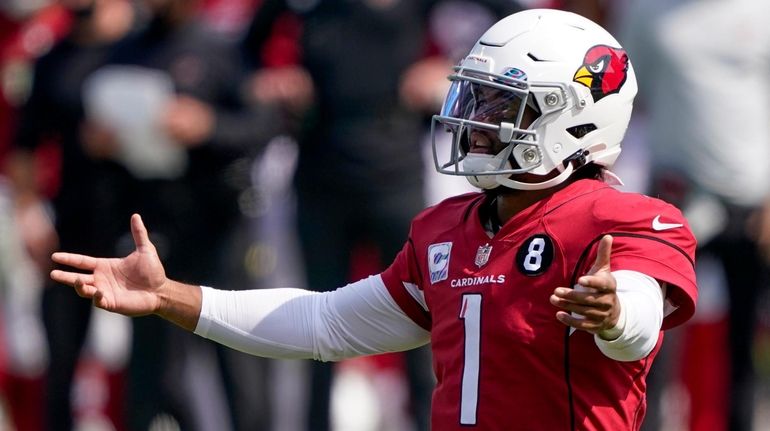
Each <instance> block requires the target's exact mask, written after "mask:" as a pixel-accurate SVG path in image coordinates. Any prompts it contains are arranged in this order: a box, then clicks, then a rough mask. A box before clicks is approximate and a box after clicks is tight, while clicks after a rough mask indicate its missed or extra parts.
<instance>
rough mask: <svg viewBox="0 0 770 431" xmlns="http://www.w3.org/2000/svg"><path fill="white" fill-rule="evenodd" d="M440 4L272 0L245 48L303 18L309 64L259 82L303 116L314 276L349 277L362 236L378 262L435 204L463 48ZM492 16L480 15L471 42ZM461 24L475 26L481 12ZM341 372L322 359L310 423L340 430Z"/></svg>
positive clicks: (421, 395)
mask: <svg viewBox="0 0 770 431" xmlns="http://www.w3.org/2000/svg"><path fill="white" fill-rule="evenodd" d="M436 3H439V2H437V1H435V0H428V1H416V0H409V1H408V0H365V1H355V2H351V1H341V0H318V1H307V2H292V1H286V0H265V1H264V2H263V3H262V4H261V5H260V7H259V8H258V10H257V13H256V15H255V17H254V19H253V21H252V23H251V26H250V28H249V30H248V31H247V34H246V36H245V38H244V51H245V55H246V57H247V58H250V59H253V60H254V61H253V63H255V66H259V62H260V61H259V60H260V53H261V50H262V49H263V45H264V43H265V40H266V39H267V37H268V36H269V35H270V32H271V29H272V27H273V24H274V23H275V22H276V20H278V19H279V17H281V16H283V15H284V14H285V13H290V14H293V15H294V16H298V17H299V19H300V21H301V25H302V34H301V37H300V48H301V49H300V50H301V53H302V59H301V65H296V66H289V67H282V68H276V69H258V70H257V72H256V74H255V75H254V79H253V80H252V91H253V95H254V97H255V98H256V99H257V100H261V101H262V102H264V103H268V102H275V101H279V102H281V103H283V106H284V107H285V108H286V109H287V111H288V113H289V116H290V117H292V118H294V119H295V120H299V121H296V123H295V126H296V127H295V129H294V132H295V135H296V138H297V140H298V143H299V147H300V150H299V159H298V164H297V170H296V175H295V186H296V191H297V223H298V233H299V237H300V241H301V245H302V255H303V258H304V264H305V270H306V277H307V284H308V285H309V286H314V287H316V288H318V287H319V286H326V287H327V288H329V289H331V288H334V287H336V286H339V285H343V284H345V283H346V282H347V281H348V279H349V277H350V276H351V268H350V265H351V258H352V257H353V256H352V255H353V253H355V252H356V250H359V251H360V250H361V248H360V247H361V245H362V244H364V245H366V246H367V247H372V248H374V249H376V255H377V256H378V257H379V258H380V263H378V264H377V265H380V266H381V265H382V263H381V262H387V261H389V260H390V259H392V258H393V257H394V256H395V255H396V253H397V252H398V250H400V247H401V245H402V244H401V243H400V240H399V238H402V237H403V236H404V235H406V234H407V232H408V229H409V223H410V220H411V218H412V217H413V216H414V215H415V214H416V213H417V212H418V211H420V210H421V209H422V208H423V207H424V206H425V197H424V178H423V171H424V166H425V165H424V161H423V159H422V150H421V146H422V142H423V136H424V134H425V130H426V122H425V119H426V118H427V117H426V113H427V112H430V111H431V110H432V108H433V107H435V106H437V105H440V103H441V98H442V97H443V95H444V94H445V88H444V78H445V75H446V74H447V73H448V71H450V70H451V69H450V60H448V59H447V57H451V54H449V53H444V52H439V50H438V49H436V48H435V45H434V44H432V43H431V40H430V38H429V34H428V33H429V31H428V30H429V28H430V26H431V23H430V12H431V10H432V8H433V7H434V6H435V4H436ZM445 3H457V4H460V3H468V4H470V2H445ZM479 3H480V4H481V5H482V6H483V7H484V8H485V9H484V11H483V12H481V14H490V15H491V16H492V18H491V19H490V20H489V23H491V22H494V21H495V20H496V16H497V17H501V16H505V15H507V14H509V13H512V12H515V11H516V10H518V7H517V4H516V3H515V2H513V1H504V0H500V1H495V0H489V1H484V2H479ZM471 7H472V8H473V9H474V10H475V7H474V6H473V5H471ZM458 18H459V17H458ZM465 18H470V16H466V17H465ZM489 23H486V22H484V23H482V24H481V25H475V27H476V31H478V33H477V34H473V35H472V36H471V37H469V38H468V40H469V43H470V44H472V43H473V42H474V41H475V39H476V38H477V37H478V36H479V35H480V33H481V31H483V29H484V28H485V27H486V26H487V25H488V24H489ZM461 24H463V26H465V27H468V26H469V25H470V26H471V27H472V28H473V27H474V24H473V21H472V20H470V19H469V20H468V21H465V22H462V23H461ZM456 31H457V32H461V31H462V29H461V28H456ZM471 31H473V30H471ZM469 46H470V45H469ZM465 48H467V47H462V48H461V49H460V52H462V51H463V50H464V49H465ZM447 54H449V55H447ZM380 269H382V268H380ZM406 363H407V367H406V368H407V374H408V383H409V386H410V387H409V393H410V394H411V396H412V400H411V409H412V413H413V414H414V417H415V419H416V426H417V429H427V428H428V425H427V423H428V421H427V417H428V411H429V409H430V392H431V389H432V387H433V381H432V374H431V371H430V356H429V352H428V350H427V349H420V350H417V351H411V352H408V353H406ZM331 381H332V366H331V365H330V364H326V363H313V364H312V383H311V384H312V391H311V395H310V397H311V398H310V406H309V412H308V422H307V429H308V430H313V431H324V430H328V429H329V425H330V424H329V407H330V388H331Z"/></svg>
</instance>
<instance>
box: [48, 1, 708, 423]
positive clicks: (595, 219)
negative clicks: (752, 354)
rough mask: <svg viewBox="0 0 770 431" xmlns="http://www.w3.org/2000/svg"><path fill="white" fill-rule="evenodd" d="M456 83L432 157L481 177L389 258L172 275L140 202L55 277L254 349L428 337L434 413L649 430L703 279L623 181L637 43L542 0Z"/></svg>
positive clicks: (344, 354) (472, 56) (419, 221)
mask: <svg viewBox="0 0 770 431" xmlns="http://www.w3.org/2000/svg"><path fill="white" fill-rule="evenodd" d="M449 80H450V81H451V86H450V89H449V91H448V94H447V96H446V99H445V102H444V106H443V108H442V110H441V113H440V114H439V115H436V116H434V117H433V124H432V131H431V133H432V135H433V139H434V153H433V158H434V162H435V165H436V168H437V169H438V170H439V171H440V172H442V173H445V174H448V175H461V176H465V177H467V178H468V180H469V181H470V182H471V183H472V184H474V185H475V186H477V187H478V188H479V189H481V191H480V192H478V193H470V194H466V195H462V196H457V197H453V198H450V199H448V200H446V201H444V202H442V203H439V204H438V205H436V206H434V207H431V208H428V209H426V210H425V211H423V212H422V213H421V214H420V215H418V216H417V217H416V218H415V219H414V221H413V223H412V228H411V231H410V234H409V237H408V238H407V239H406V241H405V243H404V246H403V249H402V250H401V252H400V253H399V255H398V256H397V257H396V259H395V260H394V262H393V263H392V264H391V265H390V267H389V268H388V269H387V270H385V271H384V272H383V273H381V274H377V275H372V276H370V277H368V278H366V279H363V280H360V281H358V282H355V283H351V284H349V285H347V286H344V287H340V288H339V289H337V290H335V291H332V292H326V293H314V292H309V291H304V290H299V289H291V288H276V289H265V290H255V291H226V290H218V289H214V288H210V287H202V286H194V285H187V284H183V283H180V282H177V281H173V280H170V279H168V278H166V275H165V271H164V268H163V266H162V264H161V262H160V260H159V258H158V255H157V253H156V251H155V247H154V246H153V244H152V243H151V242H150V241H149V239H148V235H147V230H146V228H145V227H144V225H143V223H142V221H141V218H140V216H139V215H134V216H133V217H132V219H131V231H132V234H133V237H134V241H135V243H136V251H134V252H133V253H131V254H130V255H128V256H126V257H124V258H110V259H106V258H95V257H90V256H83V255H75V254H70V253H55V254H54V255H53V259H54V261H56V262H57V263H59V264H62V265H67V266H70V267H74V268H76V269H78V270H80V271H77V272H75V271H69V270H66V269H57V270H54V271H53V272H52V274H51V276H52V277H53V279H54V280H56V281H59V282H61V283H64V284H67V285H71V286H73V287H74V288H75V291H76V292H77V293H78V294H79V295H80V296H83V297H85V298H90V299H92V300H93V303H94V305H96V306H97V307H100V308H104V309H106V310H109V311H114V312H118V313H123V314H126V315H130V316H140V315H146V314H157V315H159V316H161V317H163V318H165V319H167V320H169V321H171V322H173V323H175V324H177V325H180V326H181V327H183V328H185V329H188V330H190V331H195V333H197V334H199V335H201V336H204V337H207V338H210V339H212V340H215V341H217V342H220V343H223V344H225V345H228V346H230V347H233V348H235V349H239V350H242V351H245V352H248V353H252V354H254V355H260V356H266V357H275V358H313V359H317V360H322V361H333V360H340V359H344V358H350V357H354V356H360V355H369V354H376V353H382V352H391V351H402V350H406V349H410V348H414V347H417V346H421V345H424V344H426V343H430V344H431V348H432V351H433V368H434V372H435V376H436V381H437V384H436V388H435V391H434V394H433V401H432V419H431V422H432V429H435V430H440V431H447V430H461V429H462V430H466V429H478V430H637V429H639V427H640V425H641V422H642V420H643V418H644V413H645V407H646V400H645V391H646V384H645V377H646V375H647V373H648V371H649V369H650V366H651V364H652V361H653V360H654V358H655V355H656V353H657V352H658V350H659V348H660V345H661V343H662V341H663V331H664V330H666V329H668V328H671V327H674V326H676V325H679V324H681V323H683V322H684V321H686V320H687V319H689V318H690V317H691V316H692V314H693V312H694V309H695V303H696V299H697V291H696V283H695V271H694V265H693V259H694V256H693V254H694V250H695V240H694V238H693V235H692V233H691V232H690V230H689V228H688V225H687V222H686V221H685V220H684V218H683V217H682V214H681V213H680V212H679V210H677V209H676V208H674V207H673V206H671V205H669V204H666V203H665V202H662V201H659V200H656V199H653V198H650V197H646V196H643V195H638V194H631V193H623V192H620V191H618V190H617V189H615V188H613V187H612V185H613V184H616V183H617V182H618V181H619V179H618V178H617V177H616V176H615V175H614V174H612V172H611V171H610V168H611V166H612V164H613V163H614V161H615V160H616V158H617V157H618V155H619V154H620V151H621V140H622V138H623V135H624V133H625V130H626V127H627V125H628V121H629V117H630V115H631V109H632V104H633V99H634V96H635V95H636V91H637V87H636V85H637V84H636V78H635V76H634V69H633V67H632V65H631V62H630V60H629V57H628V55H627V54H626V52H625V51H624V50H623V48H622V47H621V46H620V44H619V43H618V42H617V40H615V39H614V38H613V37H612V36H611V35H610V34H609V33H607V32H606V31H605V30H604V29H602V28H601V27H599V26H598V25H596V24H595V23H593V22H591V21H589V20H587V19H585V18H582V17H580V16H578V15H575V14H571V13H568V12H562V11H556V10H544V9H535V10H528V11H524V12H520V13H517V14H514V15H511V16H509V17H507V18H505V19H503V20H501V21H499V22H498V23H496V24H495V25H493V26H492V27H491V28H490V29H489V30H488V31H487V32H486V33H485V34H484V35H483V36H482V37H481V39H479V41H478V42H477V43H476V45H475V46H474V47H473V48H472V50H471V52H470V53H469V54H468V55H467V56H466V57H465V58H464V59H463V60H462V61H461V62H460V63H459V64H458V65H457V66H456V67H455V69H454V72H453V73H452V74H451V76H449ZM442 134H446V135H447V136H446V137H448V138H449V139H451V142H452V145H451V150H450V151H449V152H444V153H443V154H442V153H440V152H439V151H438V150H436V148H437V145H436V141H437V140H439V139H442V137H441V135H442Z"/></svg>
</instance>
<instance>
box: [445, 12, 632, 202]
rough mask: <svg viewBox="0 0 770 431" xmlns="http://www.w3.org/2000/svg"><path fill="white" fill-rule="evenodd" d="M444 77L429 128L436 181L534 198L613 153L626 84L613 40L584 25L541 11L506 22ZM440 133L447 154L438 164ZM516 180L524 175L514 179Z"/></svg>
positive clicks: (627, 72)
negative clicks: (443, 178)
mask: <svg viewBox="0 0 770 431" xmlns="http://www.w3.org/2000/svg"><path fill="white" fill-rule="evenodd" d="M454 70H455V73H454V74H453V75H451V76H450V77H449V80H450V81H451V82H452V84H451V86H450V88H449V92H448V94H447V96H446V99H445V101H444V106H443V108H442V110H441V114H440V115H435V116H433V121H432V124H431V136H432V141H433V159H434V162H435V164H436V169H437V170H438V171H439V172H441V173H444V174H450V175H462V176H466V177H467V178H468V180H469V181H470V182H471V184H473V185H475V186H477V187H480V188H484V189H493V188H495V187H498V186H501V185H502V186H505V187H509V188H512V189H519V190H539V189H544V188H548V187H553V186H555V185H557V184H560V183H561V182H563V181H564V180H566V179H567V178H568V177H569V176H570V175H571V174H572V172H573V171H574V170H575V169H578V168H580V167H581V166H583V165H585V164H587V163H589V162H593V163H596V164H599V165H602V166H605V167H610V166H612V164H613V163H614V162H615V159H617V157H618V155H619V154H620V141H621V140H622V139H623V135H624V134H625V131H626V128H627V126H628V121H629V119H630V117H631V109H632V105H633V100H634V96H635V95H636V91H637V85H636V77H635V75H634V71H633V68H632V67H631V63H630V62H629V61H628V56H627V55H626V52H625V51H624V50H623V49H622V48H621V47H620V44H619V43H618V42H617V40H615V38H614V37H612V35H610V34H609V33H608V32H607V31H606V30H604V29H603V28H602V27H600V26H599V25H597V24H595V23H594V22H592V21H590V20H588V19H586V18H584V17H582V16H580V15H576V14H574V13H570V12H564V11H559V10H550V9H531V10H526V11H523V12H519V13H516V14H513V15H511V16H508V17H507V18H504V19H502V20H501V21H499V22H497V23H496V24H495V25H493V26H492V27H491V28H490V29H489V30H487V32H486V33H484V35H483V36H482V37H481V39H479V41H478V42H476V45H475V46H474V47H473V49H472V50H471V52H470V53H469V54H468V56H467V57H465V58H464V59H463V60H462V61H461V62H460V65H459V66H456V67H455V69H454ZM443 132H446V133H451V138H452V145H451V151H450V153H449V154H448V156H447V155H444V157H443V158H442V157H440V155H439V150H437V143H438V142H439V141H441V138H440V137H439V135H440V134H441V133H443ZM524 173H528V174H533V175H527V176H526V177H525V178H526V181H522V179H523V178H522V177H521V176H516V174H524ZM511 175H514V177H513V178H511Z"/></svg>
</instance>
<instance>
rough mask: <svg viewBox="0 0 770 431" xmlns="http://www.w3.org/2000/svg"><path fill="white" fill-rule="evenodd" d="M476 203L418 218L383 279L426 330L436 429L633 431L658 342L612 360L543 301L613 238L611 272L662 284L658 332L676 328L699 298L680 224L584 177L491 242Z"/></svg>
mask: <svg viewBox="0 0 770 431" xmlns="http://www.w3.org/2000/svg"><path fill="white" fill-rule="evenodd" d="M486 203H487V199H485V195H483V194H480V193H472V194H466V195H462V196H458V197H455V198H451V199H448V200H446V201H444V202H442V203H440V204H438V205H436V206H434V207H431V208H429V209H427V210H425V211H424V212H423V213H421V214H420V215H419V216H418V217H416V218H415V220H414V222H413V223H412V228H411V233H410V236H409V240H408V241H407V243H406V244H405V246H404V248H403V250H402V251H401V252H400V254H399V255H398V256H397V258H396V260H395V261H394V263H393V264H392V265H391V267H390V268H388V269H387V270H386V271H385V272H384V273H383V274H382V278H383V280H384V282H385V284H386V286H387V288H388V290H389V291H390V293H391V295H392V296H393V298H394V299H395V300H396V302H397V303H398V304H399V306H400V307H401V308H402V309H403V310H404V312H406V313H407V314H408V315H409V316H410V318H412V319H413V320H414V321H415V322H416V323H418V324H419V325H421V326H422V327H424V328H426V329H428V330H430V332H431V344H432V349H433V366H434V371H435V374H436V378H437V385H436V389H435V391H434V394H433V404H432V419H431V422H432V429H434V430H438V431H449V430H460V429H468V427H475V429H480V430H505V431H510V430H602V431H606V430H636V429H638V428H639V426H640V423H641V421H642V418H643V416H644V412H645V407H646V404H645V395H644V394H645V390H646V383H645V377H646V375H647V373H648V371H649V368H650V365H651V363H652V359H653V358H654V356H655V354H656V353H657V351H658V349H659V347H660V340H662V336H661V338H660V340H659V342H658V346H656V348H655V350H654V351H653V353H651V354H650V355H649V356H648V357H646V358H644V359H642V360H639V361H635V362H618V361H615V360H612V359H609V358H607V357H606V356H604V355H603V354H602V353H601V352H600V351H599V349H598V347H597V346H596V344H595V343H594V339H593V335H592V334H590V333H587V332H584V331H570V328H569V327H567V326H565V325H563V324H562V323H560V322H559V321H558V320H556V317H555V316H556V312H557V308H556V307H554V306H553V305H551V303H550V302H549V297H550V295H551V294H552V293H553V290H554V289H555V288H556V287H559V286H565V287H569V286H573V285H575V283H576V280H577V278H578V277H580V276H581V275H584V274H585V273H587V271H588V270H589V269H590V267H591V266H592V265H593V263H594V261H595V259H596V250H597V244H598V241H599V239H600V238H601V237H602V236H603V235H604V234H611V235H613V237H614V241H613V246H612V258H611V267H612V270H613V271H614V270H620V269H627V270H634V271H638V272H642V273H644V274H647V275H649V276H651V277H654V278H655V279H657V280H659V281H663V282H666V283H668V290H667V298H668V300H669V301H670V302H671V303H672V304H673V305H675V306H676V307H678V308H677V309H676V311H674V312H673V313H671V314H669V315H668V316H667V317H666V318H665V319H664V322H663V327H664V329H665V328H669V327H672V326H675V325H677V324H680V323H682V322H684V321H685V320H687V319H688V318H690V316H692V314H693V312H694V309H695V301H696V297H697V293H696V287H695V271H694V264H693V259H694V252H695V239H694V238H693V235H692V233H691V231H690V229H689V227H688V226H687V223H686V221H685V220H684V218H683V217H682V214H681V213H680V212H679V210H677V209H676V208H674V207H673V206H671V205H669V204H667V203H665V202H662V201H660V200H657V199H653V198H650V197H647V196H643V195H639V194H631V193H623V192H620V191H618V190H615V189H613V188H611V187H609V186H607V185H606V184H604V183H602V182H600V181H595V180H580V181H576V182H575V183H573V184H571V185H569V186H567V187H565V188H564V189H562V190H560V191H558V192H556V193H555V194H553V195H552V196H550V197H549V198H547V199H544V200H542V201H540V202H538V203H536V204H534V205H533V206H531V207H530V208H527V209H526V210H524V211H522V212H521V213H519V214H517V215H516V216H514V217H513V218H512V219H510V220H509V221H508V222H507V223H506V224H505V225H504V226H503V227H502V228H501V230H500V231H499V232H498V233H497V234H496V235H495V236H494V238H491V239H490V238H489V236H488V235H487V233H486V232H485V231H484V228H483V226H482V222H481V218H480V216H479V210H480V207H481V206H482V205H485V204H486ZM426 307H427V309H426ZM661 335H662V334H661Z"/></svg>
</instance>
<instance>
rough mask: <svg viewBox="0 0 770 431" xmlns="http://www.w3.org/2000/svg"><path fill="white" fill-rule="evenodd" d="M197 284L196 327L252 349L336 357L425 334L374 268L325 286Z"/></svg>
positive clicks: (399, 344) (419, 341) (411, 342)
mask: <svg viewBox="0 0 770 431" xmlns="http://www.w3.org/2000/svg"><path fill="white" fill-rule="evenodd" d="M202 291H203V298H202V301H203V302H202V306H201V315H200V318H199V320H198V325H197V327H196V328H195V333H196V334H198V335H200V336H203V337H206V338H209V339H211V340H213V341H216V342H218V343H221V344H224V345H226V346H228V347H232V348H234V349H236V350H240V351H243V352H246V353H250V354H253V355H257V356H264V357H269V358H284V359H310V358H312V359H318V360H321V361H336V360H340V359H345V358H351V357H355V356H362V355H369V354H375V353H384V352H394V351H403V350H409V349H412V348H415V347H418V346H421V345H424V344H427V343H428V341H429V339H430V333H429V332H427V331H425V330H424V329H422V328H421V327H420V326H418V325H417V324H416V323H414V322H413V321H412V320H411V319H410V318H409V317H408V316H407V315H406V314H404V312H403V311H402V310H401V308H399V306H398V305H397V304H396V303H395V301H394V300H393V298H392V297H391V296H390V293H388V290H387V288H386V287H385V284H384V283H383V281H382V278H381V277H380V276H379V275H373V276H371V277H368V278H366V279H363V280H360V281H357V282H355V283H351V284H349V285H347V286H344V287H341V288H339V289H337V290H335V291H332V292H323V293H319V292H311V291H307V290H302V289H290V288H282V289H259V290H244V291H225V290H216V289H212V288H209V287H202Z"/></svg>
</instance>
